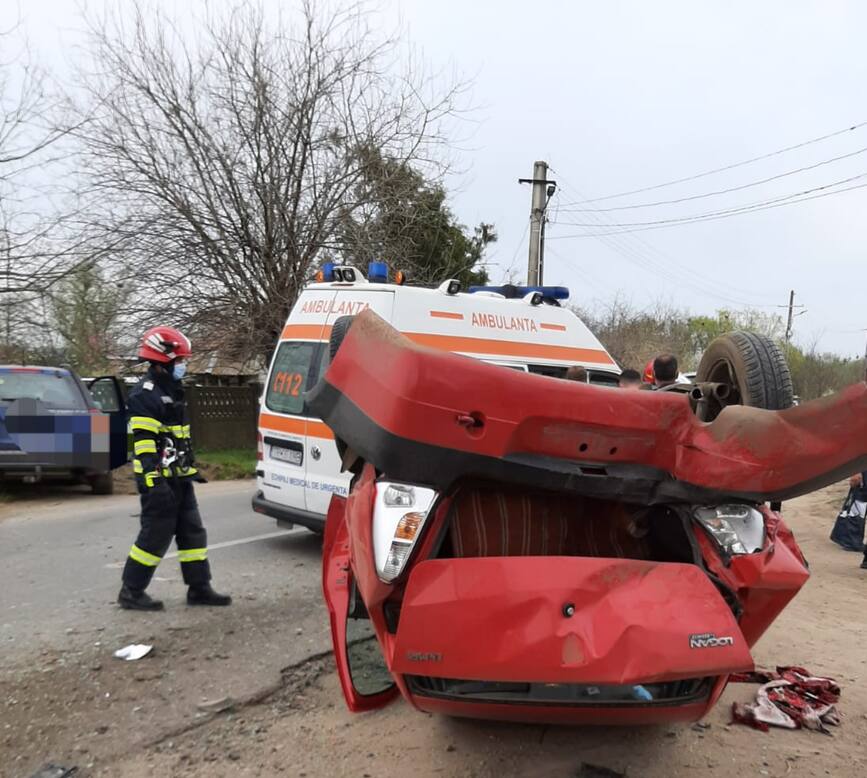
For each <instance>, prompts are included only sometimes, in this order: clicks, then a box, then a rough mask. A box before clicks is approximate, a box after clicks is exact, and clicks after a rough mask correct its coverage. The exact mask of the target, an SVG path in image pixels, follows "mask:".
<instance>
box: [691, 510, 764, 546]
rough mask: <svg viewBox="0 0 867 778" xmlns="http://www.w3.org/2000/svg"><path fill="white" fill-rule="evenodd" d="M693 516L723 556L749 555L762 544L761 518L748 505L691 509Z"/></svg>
mask: <svg viewBox="0 0 867 778" xmlns="http://www.w3.org/2000/svg"><path fill="white" fill-rule="evenodd" d="M694 512H695V517H696V518H697V519H698V520H699V522H701V525H702V526H703V527H704V528H705V529H706V530H707V531H708V532H709V533H710V534H711V536H712V537H713V539H714V540H715V541H716V542H717V544H718V545H719V547H720V548H721V549H722V550H723V552H724V553H726V554H728V555H729V556H733V555H735V554H753V553H755V552H756V551H761V550H762V547H763V546H764V544H765V519H764V517H763V516H762V514H761V513H760V512H759V511H758V510H756V509H755V508H753V507H752V506H751V505H740V504H732V505H716V506H712V507H705V506H702V507H699V508H695V511H694Z"/></svg>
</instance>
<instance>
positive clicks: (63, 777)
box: [31, 764, 78, 778]
mask: <svg viewBox="0 0 867 778" xmlns="http://www.w3.org/2000/svg"><path fill="white" fill-rule="evenodd" d="M77 772H78V768H77V767H63V766H61V765H56V764H47V765H44V766H43V767H40V768H39V769H38V770H37V771H36V772H35V773H33V775H32V776H31V778H71V776H73V775H75V774H76V773H77Z"/></svg>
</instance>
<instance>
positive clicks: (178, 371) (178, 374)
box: [172, 362, 187, 381]
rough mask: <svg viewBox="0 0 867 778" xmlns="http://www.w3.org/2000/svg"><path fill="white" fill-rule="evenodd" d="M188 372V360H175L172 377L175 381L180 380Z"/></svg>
mask: <svg viewBox="0 0 867 778" xmlns="http://www.w3.org/2000/svg"><path fill="white" fill-rule="evenodd" d="M186 374H187V363H186V362H175V364H174V366H173V367H172V378H174V379H175V381H180V380H181V379H182V378H183V377H184V376H185V375H186Z"/></svg>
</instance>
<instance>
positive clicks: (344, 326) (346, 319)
mask: <svg viewBox="0 0 867 778" xmlns="http://www.w3.org/2000/svg"><path fill="white" fill-rule="evenodd" d="M354 321H355V317H354V316H341V317H340V318H339V319H337V320H336V321H335V322H334V324H333V325H332V326H331V337H330V338H329V339H328V361H329V362H331V361H333V360H334V355H335V354H337V350H338V349H339V348H340V344H341V343H343V339H344V338H345V337H346V333H347V332H349V328H350V327H351V326H352V323H353V322H354ZM334 443H335V444H336V446H337V453H338V454H339V455H340V459H341V460H342V459H343V457H344V455H345V454H346V448H347V446H346V443H344V442H343V441H342V440H341V439H340V438H338V437H337V436H336V435H335V436H334Z"/></svg>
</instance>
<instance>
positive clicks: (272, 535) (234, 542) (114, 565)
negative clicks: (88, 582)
mask: <svg viewBox="0 0 867 778" xmlns="http://www.w3.org/2000/svg"><path fill="white" fill-rule="evenodd" d="M296 532H297V530H294V529H282V530H279V531H278V532H266V533H265V534H264V535H253V536H251V537H249V538H238V540H224V541H223V542H222V543H212V544H211V545H210V546H208V551H213V550H214V549H217V548H229V547H230V546H242V545H244V544H245V543H255V542H256V541H259V540H269V539H270V538H282V537H283V536H285V535H294V534H295V533H296ZM177 556H178V552H177V551H171V552H169V553H168V554H166V555H165V556H164V557H163V560H166V559H176V558H177ZM124 564H126V562H125V561H124V562H109V563H108V564H107V565H106V567H109V568H112V569H114V570H119V569H120V568H122V567H123V566H124Z"/></svg>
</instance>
